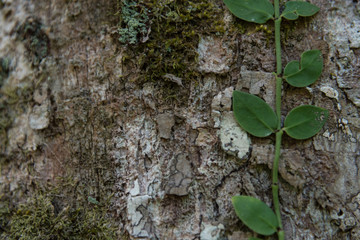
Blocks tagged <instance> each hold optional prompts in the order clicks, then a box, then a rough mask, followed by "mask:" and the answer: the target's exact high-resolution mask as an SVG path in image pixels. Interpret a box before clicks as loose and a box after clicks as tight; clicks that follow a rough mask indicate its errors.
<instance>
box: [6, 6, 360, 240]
mask: <svg viewBox="0 0 360 240" xmlns="http://www.w3.org/2000/svg"><path fill="white" fill-rule="evenodd" d="M310 2H313V3H314V4H316V5H318V6H319V7H320V8H321V10H320V12H319V13H318V14H317V15H315V16H314V17H312V18H309V19H304V18H300V19H298V20H297V21H291V22H290V21H283V22H282V47H283V65H284V66H285V65H286V63H287V62H289V61H291V60H299V58H300V55H301V53H302V52H303V51H305V50H309V49H320V50H321V51H322V54H323V58H324V71H323V74H322V76H321V78H320V79H319V80H318V81H317V82H316V83H315V84H313V85H311V86H310V87H308V88H303V89H299V88H294V87H291V86H289V85H287V84H284V87H283V93H284V94H283V107H282V115H283V116H286V114H287V113H288V112H289V111H290V110H291V109H292V108H294V107H296V106H299V105H301V104H314V105H317V106H319V107H322V108H325V109H328V110H329V112H330V116H329V119H328V121H327V123H326V125H325V127H324V128H323V129H322V131H321V132H320V133H319V134H317V135H316V136H315V137H313V138H311V139H309V140H306V141H298V140H293V139H291V138H289V137H287V136H284V139H283V149H282V152H281V160H280V169H279V172H280V207H281V213H282V219H283V223H284V228H285V233H286V239H360V225H359V224H360V222H359V221H360V208H359V206H360V184H359V181H360V179H359V174H358V170H359V165H358V164H359V163H358V162H359V161H360V152H359V141H360V121H359V107H360V90H359V88H360V83H359V78H360V69H359V66H360V49H359V48H360V14H359V12H360V4H359V3H358V1H357V0H330V1H329V0H319V1H314V0H311V1H310ZM273 31H274V27H273V22H272V21H269V22H268V23H267V24H264V26H262V27H259V26H258V25H255V24H251V23H246V22H243V21H241V20H238V19H235V18H234V17H232V15H231V14H230V13H229V11H228V10H227V9H226V8H225V6H224V4H223V2H222V1H220V0H211V1H204V0H195V1H193V2H190V1H180V0H156V1H150V0H141V1H135V0H127V1H126V0H124V1H120V0H77V1H75V0H30V1H21V0H0V86H1V92H0V97H1V98H0V130H1V131H0V142H1V147H0V148H1V160H0V164H1V175H0V182H1V186H0V205H1V206H2V209H4V210H3V211H2V212H3V213H0V214H1V215H0V220H1V221H0V224H1V225H0V227H1V228H0V233H1V234H2V235H1V236H2V238H3V239H17V238H15V237H14V236H16V234H15V233H14V232H16V231H23V232H24V236H26V237H28V238H25V239H37V238H35V237H33V236H35V235H36V234H35V232H37V233H38V234H37V236H39V234H40V235H41V234H43V235H41V237H40V238H39V239H68V238H66V237H64V235H61V234H62V233H61V234H60V232H61V230H59V229H57V230H54V231H53V232H52V233H51V234H53V235H46V234H47V233H46V229H53V228H54V226H53V225H51V224H50V226H46V225H45V226H42V227H39V226H37V227H34V229H32V230H29V229H28V228H30V227H31V226H27V225H26V224H35V222H37V221H40V220H39V219H40V218H38V216H37V217H34V219H35V220H34V222H30V223H29V222H27V223H26V224H19V222H16V221H22V220H21V219H25V218H26V216H29V215H30V216H34V213H33V212H32V210H31V209H30V211H29V212H28V213H24V211H25V210H24V209H25V206H28V207H29V206H30V207H31V208H32V207H34V206H32V205H31V204H32V203H33V202H39V201H40V200H39V199H40V196H41V199H45V200H46V201H48V202H49V204H48V205H46V206H47V207H50V208H49V209H50V213H47V214H48V215H46V216H42V217H45V218H46V219H51V221H55V222H56V221H57V220H56V219H58V218H56V217H59V216H65V215H66V214H69V211H71V210H69V209H82V210H81V211H84V212H88V211H94V210H96V209H103V210H104V209H105V210H106V211H105V212H106V213H105V215H101V213H99V214H100V215H96V216H98V217H99V218H100V217H101V219H102V221H104V225H102V226H105V225H106V226H109V228H106V229H107V230H106V229H105V230H104V231H108V230H109V229H111V231H114V232H116V234H115V233H114V234H110V235H111V238H112V239H121V238H128V239H204V240H210V239H229V240H230V239H233V240H235V239H247V238H249V237H251V236H255V234H254V233H253V232H252V231H251V230H250V229H248V228H247V227H246V226H245V225H243V223H242V222H241V221H240V220H239V219H238V218H237V216H236V215H235V212H234V209H233V207H232V204H231V197H232V196H234V195H239V194H242V195H250V196H254V197H257V198H259V199H261V200H263V201H264V202H265V203H267V204H268V205H269V206H271V207H272V198H271V169H272V161H273V155H274V137H269V138H261V139H260V138H256V137H251V136H249V135H248V134H247V133H245V132H244V131H243V130H242V129H241V128H240V127H239V126H238V124H237V123H236V122H235V120H234V117H233V114H232V108H231V107H232V106H231V94H232V91H233V90H234V89H237V90H242V91H246V92H250V93H252V94H255V95H258V96H259V97H261V98H263V99H264V100H265V101H266V102H268V103H269V104H270V105H271V106H273V107H274V105H275V104H274V103H275V78H274V76H273V74H272V72H274V71H275V44H274V36H273ZM34 199H35V200H34ZM21 204H23V205H21ZM26 204H28V205H26ZM29 204H30V205H29ZM35 207H38V206H37V205H36V206H35ZM19 216H20V217H19ZM86 216H87V215H86ZM99 218H97V219H99ZM54 219H55V220H54ZM67 219H68V218H67ZM84 219H85V218H84ZM81 221H82V220H81ZM84 221H91V222H97V220H94V219H92V220H86V219H85V220H84ZM99 222H100V221H99ZM78 224H83V223H78ZM94 224H96V223H94ZM16 226H17V227H16ZM19 226H20V227H19ZM82 226H83V225H82ZM21 227H23V228H27V230H26V231H25V230H19V229H22V228H21ZM42 229H43V230H42ZM25 232H26V234H28V235H26V234H25ZM89 232H91V231H89ZM14 234H15V235H14ZM31 234H34V235H31ZM54 234H55V235H56V234H57V235H56V237H57V238H52V237H51V236H55V235H54ZM91 234H92V233H91ZM91 234H90V235H86V236H92V237H93V238H95V239H105V238H102V237H101V236H103V235H101V234H102V233H101V231H100V232H98V233H96V234H95V235H91ZM110 235H109V236H110ZM61 236H63V237H61ZM82 236H84V235H82ZM104 236H105V235H104ZM12 237H13V238H12ZM76 239H90V237H88V238H86V237H83V238H81V237H79V238H76ZM269 239H272V238H269Z"/></svg>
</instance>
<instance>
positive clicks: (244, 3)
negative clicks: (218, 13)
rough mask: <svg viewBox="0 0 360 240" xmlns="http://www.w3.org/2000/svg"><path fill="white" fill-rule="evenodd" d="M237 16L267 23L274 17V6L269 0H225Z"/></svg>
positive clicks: (249, 20) (250, 20)
mask: <svg viewBox="0 0 360 240" xmlns="http://www.w3.org/2000/svg"><path fill="white" fill-rule="evenodd" d="M224 3H225V5H226V6H227V7H228V8H229V10H230V12H232V13H233V14H234V15H235V16H236V17H238V18H240V19H242V20H245V21H248V22H255V23H265V22H266V21H267V20H269V19H271V18H273V15H274V6H273V5H272V4H271V2H269V1H268V0H224Z"/></svg>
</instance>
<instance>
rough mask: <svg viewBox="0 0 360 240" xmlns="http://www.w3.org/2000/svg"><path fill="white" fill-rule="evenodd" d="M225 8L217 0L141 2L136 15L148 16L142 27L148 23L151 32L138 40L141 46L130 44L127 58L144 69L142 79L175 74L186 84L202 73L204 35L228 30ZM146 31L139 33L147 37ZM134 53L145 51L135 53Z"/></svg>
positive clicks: (155, 0)
mask: <svg viewBox="0 0 360 240" xmlns="http://www.w3.org/2000/svg"><path fill="white" fill-rule="evenodd" d="M221 8H222V5H221V4H220V3H219V2H218V1H215V0H214V1H211V0H210V1H202V0H194V1H184V0H142V1H137V8H136V9H137V10H136V11H137V12H138V14H135V16H139V14H140V13H141V14H147V15H148V19H149V23H147V24H145V22H143V23H144V25H142V26H143V27H144V26H146V34H147V33H148V32H150V34H149V35H148V36H147V35H146V36H145V37H146V39H143V43H140V42H139V41H137V42H138V44H137V45H133V46H129V47H128V51H127V55H128V58H127V59H130V61H132V62H134V63H135V64H137V65H138V66H139V68H140V69H141V78H140V80H141V81H144V82H147V81H158V80H166V79H163V76H164V75H165V74H173V75H175V76H176V77H180V78H182V79H183V83H185V84H186V82H189V81H194V80H195V81H196V80H197V79H198V77H199V76H200V73H199V72H198V71H197V70H196V65H197V51H196V50H197V46H198V43H199V40H200V37H201V36H206V35H210V34H217V35H222V34H224V33H225V31H226V29H225V24H224V22H223V20H222V18H223V10H222V9H221ZM143 19H144V20H145V18H143ZM146 19H147V18H146ZM149 30H150V31H149ZM144 33H145V30H144V31H143V32H142V33H141V34H138V35H137V36H138V37H139V36H142V37H144ZM138 40H139V38H138ZM134 52H136V53H141V54H139V55H134ZM134 59H135V60H134Z"/></svg>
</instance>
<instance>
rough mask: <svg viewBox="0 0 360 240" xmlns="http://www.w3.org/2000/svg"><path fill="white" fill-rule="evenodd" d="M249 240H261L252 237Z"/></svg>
mask: <svg viewBox="0 0 360 240" xmlns="http://www.w3.org/2000/svg"><path fill="white" fill-rule="evenodd" d="M249 240H261V238H257V237H251V238H249Z"/></svg>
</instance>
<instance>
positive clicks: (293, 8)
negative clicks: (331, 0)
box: [281, 1, 320, 20]
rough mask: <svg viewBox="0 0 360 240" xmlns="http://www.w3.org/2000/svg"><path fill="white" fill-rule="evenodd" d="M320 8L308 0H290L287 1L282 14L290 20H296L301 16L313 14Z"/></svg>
mask: <svg viewBox="0 0 360 240" xmlns="http://www.w3.org/2000/svg"><path fill="white" fill-rule="evenodd" d="M319 10H320V8H319V7H317V6H315V5H313V4H311V3H308V2H301V1H290V2H287V3H285V9H284V11H283V12H282V14H281V16H282V17H284V18H286V19H288V20H296V19H298V17H299V16H302V17H309V16H312V15H314V14H315V13H317V12H318V11H319Z"/></svg>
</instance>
